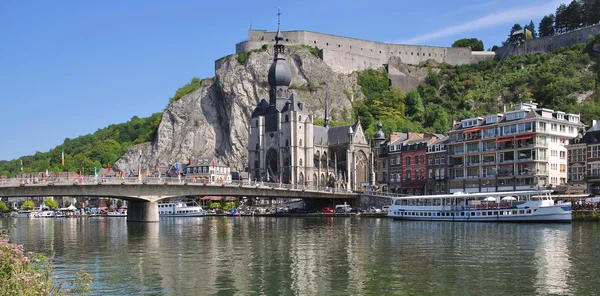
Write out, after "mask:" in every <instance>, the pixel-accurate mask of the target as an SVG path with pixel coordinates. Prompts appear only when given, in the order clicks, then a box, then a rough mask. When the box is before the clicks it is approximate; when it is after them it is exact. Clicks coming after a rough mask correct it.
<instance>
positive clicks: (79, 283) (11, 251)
mask: <svg viewBox="0 0 600 296" xmlns="http://www.w3.org/2000/svg"><path fill="white" fill-rule="evenodd" d="M9 230H10V228H9V229H0V295H85V294H89V293H91V290H90V288H89V287H90V285H91V283H92V277H91V276H90V275H89V274H88V273H86V272H83V271H79V272H77V274H76V276H75V280H73V283H72V284H73V288H72V289H64V288H63V283H60V282H59V281H58V280H57V278H56V277H55V276H54V275H53V274H52V272H53V270H52V267H51V265H50V261H49V260H48V258H47V257H46V256H44V255H42V254H35V253H33V252H25V250H24V247H23V245H17V244H13V243H10V241H9V240H8V232H9Z"/></svg>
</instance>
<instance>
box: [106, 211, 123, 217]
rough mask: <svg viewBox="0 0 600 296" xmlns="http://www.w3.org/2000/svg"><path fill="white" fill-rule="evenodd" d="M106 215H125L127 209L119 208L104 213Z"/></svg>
mask: <svg viewBox="0 0 600 296" xmlns="http://www.w3.org/2000/svg"><path fill="white" fill-rule="evenodd" d="M106 215H107V216H108V217H127V210H123V209H119V210H116V211H114V212H108V213H106Z"/></svg>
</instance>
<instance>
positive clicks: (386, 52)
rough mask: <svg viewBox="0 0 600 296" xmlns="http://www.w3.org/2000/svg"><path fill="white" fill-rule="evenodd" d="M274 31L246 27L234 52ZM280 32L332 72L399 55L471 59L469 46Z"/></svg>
mask: <svg viewBox="0 0 600 296" xmlns="http://www.w3.org/2000/svg"><path fill="white" fill-rule="evenodd" d="M275 34H276V32H267V31H265V30H250V31H249V32H248V40H247V41H244V42H241V43H238V44H236V53H237V54H241V53H244V52H246V51H249V50H252V49H258V48H260V47H261V46H263V45H264V44H269V45H272V44H274V43H275ZM283 35H284V38H285V39H284V43H285V44H288V45H306V46H310V47H314V48H317V49H319V50H321V51H322V58H323V61H324V62H325V63H326V64H327V65H329V66H330V67H331V68H332V69H333V70H334V71H335V72H338V73H344V74H349V73H352V72H354V71H360V70H364V69H367V68H379V67H382V66H383V65H386V64H387V63H388V61H389V59H390V58H391V57H397V58H400V59H401V60H402V62H403V63H405V64H410V65H418V64H419V63H422V62H425V61H427V60H430V59H432V60H435V61H436V62H439V63H442V62H445V63H448V64H451V65H462V64H469V63H472V62H473V57H472V54H471V50H470V49H469V48H451V47H436V46H419V45H405V44H389V43H382V42H374V41H367V40H360V39H355V38H348V37H341V36H335V35H330V34H323V33H316V32H309V31H286V32H283ZM493 56H494V53H488V54H487V55H478V58H477V60H481V59H493Z"/></svg>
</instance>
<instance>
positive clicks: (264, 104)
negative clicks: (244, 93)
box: [252, 99, 269, 117]
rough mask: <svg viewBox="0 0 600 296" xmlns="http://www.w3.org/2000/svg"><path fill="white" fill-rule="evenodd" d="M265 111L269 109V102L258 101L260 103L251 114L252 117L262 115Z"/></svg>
mask: <svg viewBox="0 0 600 296" xmlns="http://www.w3.org/2000/svg"><path fill="white" fill-rule="evenodd" d="M267 109H269V102H267V101H266V100H265V99H262V100H260V103H258V106H256V108H254V111H253V112H252V117H257V116H261V115H264V114H265V112H266V111H267Z"/></svg>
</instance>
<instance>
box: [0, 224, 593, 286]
mask: <svg viewBox="0 0 600 296" xmlns="http://www.w3.org/2000/svg"><path fill="white" fill-rule="evenodd" d="M8 224H15V225H16V226H17V228H16V229H13V230H12V232H11V233H10V239H11V240H12V242H15V243H19V244H24V245H25V248H26V249H27V250H29V251H34V252H40V253H44V254H46V255H48V256H49V257H51V258H52V260H53V265H54V268H55V272H56V274H57V275H58V276H59V278H60V279H61V280H64V281H67V282H69V281H70V280H71V279H72V278H73V277H74V275H75V273H76V272H77V271H78V270H80V269H83V270H85V271H87V272H88V273H90V274H91V275H92V277H93V278H94V282H93V284H92V286H91V289H92V291H93V294H94V295H125V294H133V295H142V294H146V295H156V294H163V295H366V294H368V295H398V294H400V295H402V294H431V295H434V294H435V295H553V294H557V295H594V294H599V293H600V279H598V277H597V275H598V272H599V271H600V259H598V257H599V256H597V254H600V224H598V223H591V222H574V223H573V224H495V223H452V222H428V221H423V222H421V221H391V220H389V219H385V218H367V217H310V218H309V217H306V218H292V217H289V218H271V217H237V218H231V217H202V218H161V220H160V223H127V222H126V219H125V218H116V217H108V218H100V217H98V218H79V219H77V218H74V219H10V220H9V219H0V226H6V225H8Z"/></svg>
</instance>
